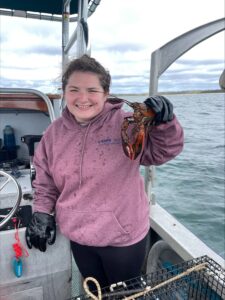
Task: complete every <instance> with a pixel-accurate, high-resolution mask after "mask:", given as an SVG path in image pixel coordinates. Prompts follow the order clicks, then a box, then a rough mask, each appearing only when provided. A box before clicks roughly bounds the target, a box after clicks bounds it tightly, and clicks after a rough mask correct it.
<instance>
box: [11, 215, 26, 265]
mask: <svg viewBox="0 0 225 300" xmlns="http://www.w3.org/2000/svg"><path fill="white" fill-rule="evenodd" d="M12 221H13V223H14V226H15V231H16V232H15V240H16V243H14V244H13V245H12V246H13V250H14V252H15V257H16V259H17V260H18V259H19V258H20V257H22V256H23V254H24V256H25V257H27V256H29V253H28V251H27V249H26V248H25V247H24V246H23V245H22V243H21V241H20V237H19V224H20V221H18V223H17V218H13V219H12Z"/></svg>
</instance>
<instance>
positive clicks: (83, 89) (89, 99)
mask: <svg viewBox="0 0 225 300" xmlns="http://www.w3.org/2000/svg"><path fill="white" fill-rule="evenodd" d="M107 96H108V93H105V92H104V90H103V88H102V86H101V84H100V81H99V78H98V75H97V74H95V73H91V72H80V71H75V72H74V73H72V74H71V76H70V77H69V80H68V84H67V85H66V87H65V91H64V99H65V101H66V104H67V107H68V109H69V111H70V112H71V114H73V116H74V117H75V119H76V120H77V122H79V123H85V122H88V121H90V120H91V119H93V118H94V117H95V116H97V115H98V114H99V113H100V112H101V111H102V110H103V107H104V104H105V101H106V99H107Z"/></svg>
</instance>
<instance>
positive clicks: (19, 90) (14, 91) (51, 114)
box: [0, 88, 56, 122]
mask: <svg viewBox="0 0 225 300" xmlns="http://www.w3.org/2000/svg"><path fill="white" fill-rule="evenodd" d="M3 93H5V94H6V93H9V94H24V93H25V94H34V95H37V96H39V97H40V98H42V99H43V100H44V102H45V103H46V105H47V108H48V113H49V117H50V120H51V122H53V121H54V120H55V119H56V117H55V113H54V109H53V106H52V103H51V101H50V99H49V97H48V96H47V95H46V94H44V93H42V92H40V91H38V90H35V89H24V88H0V94H3Z"/></svg>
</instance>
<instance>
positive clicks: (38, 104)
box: [0, 88, 60, 122]
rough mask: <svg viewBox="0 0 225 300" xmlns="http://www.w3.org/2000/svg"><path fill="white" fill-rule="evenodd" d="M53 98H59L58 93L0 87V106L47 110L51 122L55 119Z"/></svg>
mask: <svg viewBox="0 0 225 300" xmlns="http://www.w3.org/2000/svg"><path fill="white" fill-rule="evenodd" d="M53 99H60V95H53V94H49V95H47V94H44V93H42V92H41V91H39V90H35V89H26V88H0V108H15V109H31V110H32V109H33V110H40V111H45V112H46V111H47V112H48V114H49V118H50V120H51V122H53V121H54V120H55V119H56V117H55V112H54V108H53V105H52V100H53Z"/></svg>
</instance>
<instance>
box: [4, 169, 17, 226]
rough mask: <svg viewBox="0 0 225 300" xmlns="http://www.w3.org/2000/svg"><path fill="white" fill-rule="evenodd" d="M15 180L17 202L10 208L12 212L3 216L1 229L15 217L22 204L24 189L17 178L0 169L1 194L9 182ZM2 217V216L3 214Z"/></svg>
mask: <svg viewBox="0 0 225 300" xmlns="http://www.w3.org/2000/svg"><path fill="white" fill-rule="evenodd" d="M11 181H12V182H13V184H14V185H15V186H16V203H15V205H14V206H13V207H12V209H11V210H10V212H9V213H8V214H7V215H4V216H3V220H2V221H0V229H1V228H2V227H3V226H5V225H6V224H7V223H8V222H9V221H10V219H11V218H12V217H13V215H14V214H15V213H16V212H17V209H18V207H19V205H20V202H21V199H22V189H21V186H20V185H19V183H18V182H17V181H16V180H15V178H14V177H13V176H11V175H9V174H8V173H6V172H4V171H0V195H1V191H2V190H3V189H4V187H5V186H6V185H7V184H8V183H9V182H11ZM1 217H2V216H1Z"/></svg>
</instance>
